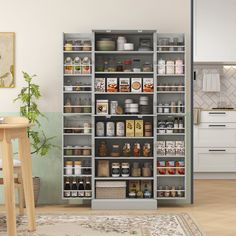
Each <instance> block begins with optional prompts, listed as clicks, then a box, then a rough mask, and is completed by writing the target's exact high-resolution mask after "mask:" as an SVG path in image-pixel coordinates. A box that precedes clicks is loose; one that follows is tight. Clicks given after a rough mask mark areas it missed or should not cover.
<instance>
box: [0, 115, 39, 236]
mask: <svg viewBox="0 0 236 236" xmlns="http://www.w3.org/2000/svg"><path fill="white" fill-rule="evenodd" d="M28 127H30V124H29V121H28V120H27V119H26V118H23V117H5V118H4V123H1V124H0V144H1V148H0V150H1V151H2V154H1V155H0V156H2V158H3V179H4V189H5V204H6V215H7V234H8V236H16V212H15V196H14V172H13V158H12V156H13V155H12V143H11V141H12V140H13V139H18V140H19V159H20V161H21V168H22V180H23V186H24V195H25V203H26V211H27V215H28V230H29V231H35V229H36V223H35V206H34V192H33V180H32V160H31V156H30V142H29V138H28V135H27V128H28Z"/></svg>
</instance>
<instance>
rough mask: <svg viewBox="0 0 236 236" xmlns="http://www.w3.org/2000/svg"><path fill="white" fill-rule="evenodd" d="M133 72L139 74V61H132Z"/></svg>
mask: <svg viewBox="0 0 236 236" xmlns="http://www.w3.org/2000/svg"><path fill="white" fill-rule="evenodd" d="M133 72H141V62H140V59H133Z"/></svg>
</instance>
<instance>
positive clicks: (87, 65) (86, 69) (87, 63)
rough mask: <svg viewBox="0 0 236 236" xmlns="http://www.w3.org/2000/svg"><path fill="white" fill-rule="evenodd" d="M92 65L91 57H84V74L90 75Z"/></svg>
mask: <svg viewBox="0 0 236 236" xmlns="http://www.w3.org/2000/svg"><path fill="white" fill-rule="evenodd" d="M90 73H91V65H90V59H89V57H84V58H83V60H82V74H90Z"/></svg>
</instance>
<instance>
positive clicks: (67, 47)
mask: <svg viewBox="0 0 236 236" xmlns="http://www.w3.org/2000/svg"><path fill="white" fill-rule="evenodd" d="M72 48H73V44H72V41H71V40H67V41H65V45H64V50H65V51H72Z"/></svg>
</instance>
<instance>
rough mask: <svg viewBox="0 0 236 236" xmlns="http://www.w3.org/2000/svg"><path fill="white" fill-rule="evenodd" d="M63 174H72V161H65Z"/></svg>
mask: <svg viewBox="0 0 236 236" xmlns="http://www.w3.org/2000/svg"><path fill="white" fill-rule="evenodd" d="M65 175H73V162H72V161H66V162H65Z"/></svg>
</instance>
